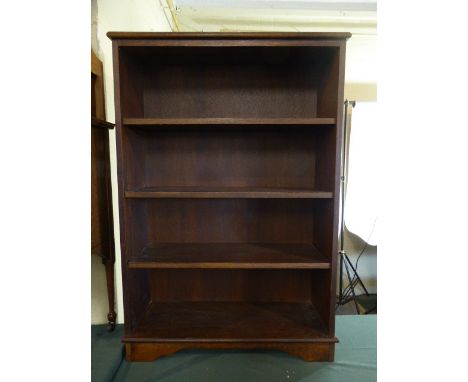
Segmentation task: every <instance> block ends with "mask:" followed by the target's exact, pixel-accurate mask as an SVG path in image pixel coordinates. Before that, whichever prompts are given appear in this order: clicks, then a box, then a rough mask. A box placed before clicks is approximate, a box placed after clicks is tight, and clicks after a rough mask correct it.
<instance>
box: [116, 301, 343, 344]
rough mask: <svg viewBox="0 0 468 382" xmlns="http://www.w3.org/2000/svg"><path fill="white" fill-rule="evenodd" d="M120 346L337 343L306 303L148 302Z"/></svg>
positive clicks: (311, 306)
mask: <svg viewBox="0 0 468 382" xmlns="http://www.w3.org/2000/svg"><path fill="white" fill-rule="evenodd" d="M123 341H124V342H269V341H273V342H336V339H335V338H334V337H332V338H330V337H329V336H327V334H326V330H325V327H324V325H323V323H322V321H321V320H320V318H319V316H318V314H317V312H316V310H315V308H314V306H313V305H311V304H305V303H248V302H166V303H157V302H152V303H150V305H149V306H148V307H147V309H146V310H145V313H144V315H143V316H142V317H141V320H140V321H139V323H138V325H137V327H136V329H135V330H134V331H133V333H130V334H129V335H127V336H125V337H124V338H123Z"/></svg>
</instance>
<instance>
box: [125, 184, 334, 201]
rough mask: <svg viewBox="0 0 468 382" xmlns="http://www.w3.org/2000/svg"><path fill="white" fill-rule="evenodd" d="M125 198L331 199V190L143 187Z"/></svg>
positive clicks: (128, 193) (129, 193) (126, 193)
mask: <svg viewBox="0 0 468 382" xmlns="http://www.w3.org/2000/svg"><path fill="white" fill-rule="evenodd" d="M125 197H126V198H140V199H141V198H159V199H161V198H164V199H167V198H192V199H227V198H236V199H239V198H240V199H249V198H250V199H331V198H333V193H332V192H325V191H314V190H301V189H284V188H278V189H275V188H260V189H258V188H253V189H251V188H246V187H244V188H239V187H223V188H214V187H213V188H209V187H145V188H142V189H141V190H135V191H125Z"/></svg>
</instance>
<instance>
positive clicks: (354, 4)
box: [173, 0, 377, 11]
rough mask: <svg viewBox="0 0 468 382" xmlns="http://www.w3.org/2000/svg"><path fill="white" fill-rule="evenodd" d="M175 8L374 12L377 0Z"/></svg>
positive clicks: (216, 2)
mask: <svg viewBox="0 0 468 382" xmlns="http://www.w3.org/2000/svg"><path fill="white" fill-rule="evenodd" d="M173 3H174V5H175V6H177V7H192V8H206V7H209V8H255V9H307V10H335V11H376V10H377V0H358V1H357V0H319V1H318V0H294V1H287V0H174V1H173Z"/></svg>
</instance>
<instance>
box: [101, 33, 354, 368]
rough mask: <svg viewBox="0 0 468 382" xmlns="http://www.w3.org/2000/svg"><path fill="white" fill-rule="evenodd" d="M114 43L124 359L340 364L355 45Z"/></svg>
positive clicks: (178, 40)
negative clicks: (339, 294)
mask: <svg viewBox="0 0 468 382" xmlns="http://www.w3.org/2000/svg"><path fill="white" fill-rule="evenodd" d="M108 35H109V37H110V38H112V39H113V40H114V41H113V60H114V79H115V86H114V89H115V102H116V138H117V161H118V178H119V179H118V181H119V208H120V225H121V235H120V237H121V248H122V278H123V286H124V288H123V290H124V308H125V309H124V311H125V330H126V340H127V341H131V343H127V345H126V348H127V358H128V359H129V360H153V359H156V358H157V357H159V356H161V355H165V354H169V353H172V352H174V351H178V350H180V349H183V348H205V349H208V348H209V349H222V348H248V349H257V348H268V349H280V350H284V351H287V352H290V353H292V354H297V355H300V356H302V357H303V358H304V359H306V360H328V361H330V360H333V356H334V343H333V341H335V340H336V339H335V337H334V331H335V328H334V299H335V287H336V286H335V279H336V275H335V272H336V241H337V227H338V220H337V217H338V199H337V198H335V197H334V196H336V195H339V155H340V142H341V135H340V134H341V114H342V102H343V84H344V55H345V44H346V39H347V38H349V37H350V34H348V33H179V34H176V33H124V32H110V33H109V34H108ZM168 243H170V244H169V246H167V245H168ZM265 243H268V244H267V245H268V247H267V248H266V251H265V248H264V247H263V246H265V245H266V244H265ZM298 248H302V249H304V248H305V249H306V250H304V251H303V250H302V249H301V250H298ZM311 248H313V251H311V250H310V249H311Z"/></svg>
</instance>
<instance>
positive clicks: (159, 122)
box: [123, 118, 336, 126]
mask: <svg viewBox="0 0 468 382" xmlns="http://www.w3.org/2000/svg"><path fill="white" fill-rule="evenodd" d="M335 123H336V119H335V118H124V119H123V124H124V125H127V126H173V125H334V124H335Z"/></svg>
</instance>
